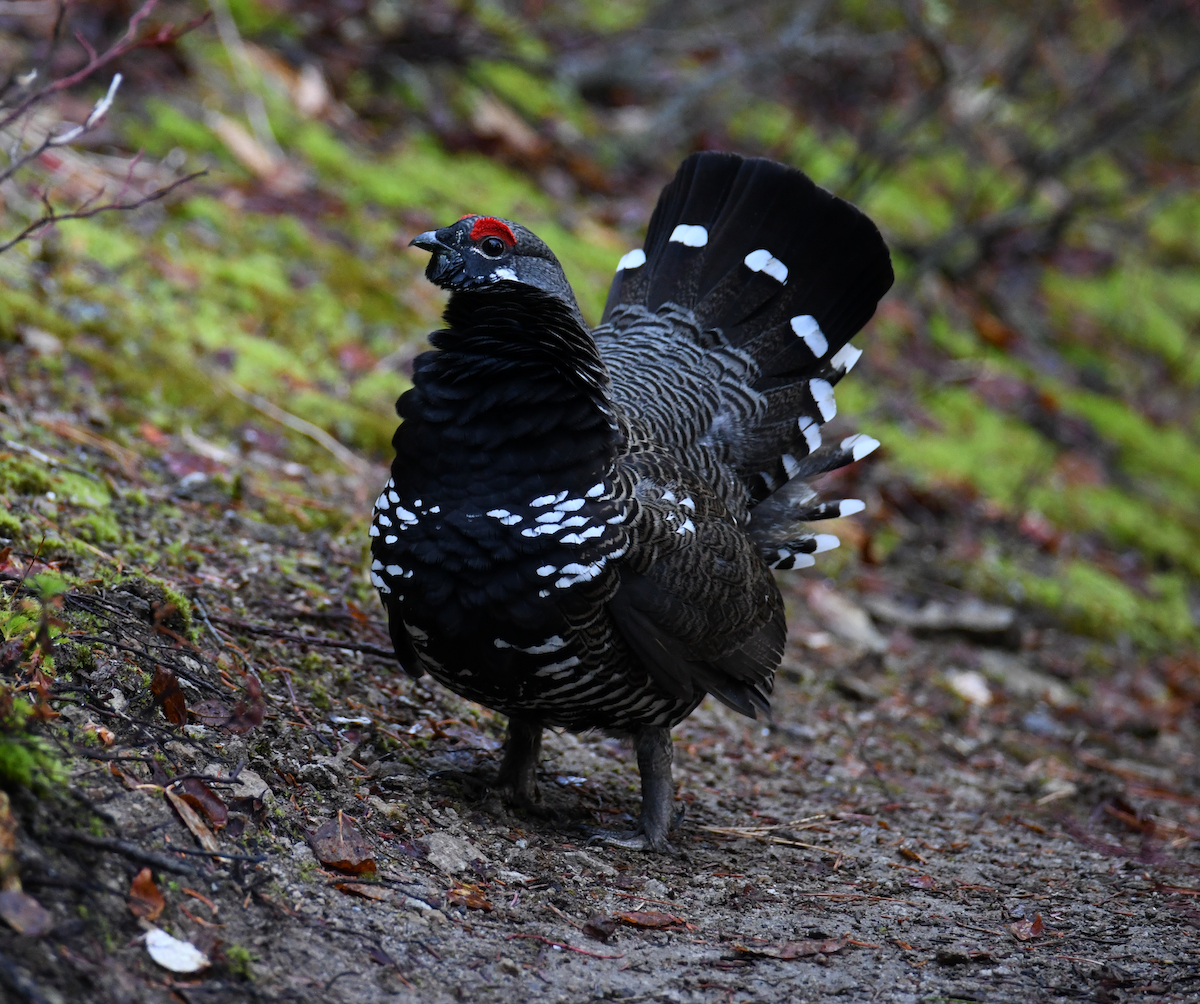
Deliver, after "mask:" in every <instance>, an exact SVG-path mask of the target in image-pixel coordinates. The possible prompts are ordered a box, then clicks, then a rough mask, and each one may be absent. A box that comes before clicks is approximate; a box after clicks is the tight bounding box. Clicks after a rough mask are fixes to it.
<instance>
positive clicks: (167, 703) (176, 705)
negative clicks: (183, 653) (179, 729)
mask: <svg viewBox="0 0 1200 1004" xmlns="http://www.w3.org/2000/svg"><path fill="white" fill-rule="evenodd" d="M150 693H152V694H153V695H154V700H155V702H156V703H158V704H161V705H162V709H163V714H164V715H166V717H167V721H168V722H170V723H171V724H172V725H186V724H187V701H186V700H184V697H183V690H182V689H181V688H180V686H179V679H178V678H177V677H176V676H175V674H174V673H172V672H171V671H170V670H169V669H167V668H166V667H165V666H159V667H158V669H156V670H155V671H154V679H153V680H151V681H150Z"/></svg>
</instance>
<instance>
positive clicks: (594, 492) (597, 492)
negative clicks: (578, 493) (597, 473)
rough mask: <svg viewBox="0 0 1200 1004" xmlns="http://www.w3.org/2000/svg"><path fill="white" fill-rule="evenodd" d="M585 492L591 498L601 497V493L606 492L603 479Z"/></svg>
mask: <svg viewBox="0 0 1200 1004" xmlns="http://www.w3.org/2000/svg"><path fill="white" fill-rule="evenodd" d="M583 494H584V495H586V496H587V497H588V498H590V499H594V498H599V497H600V496H601V495H603V494H604V482H603V481H599V482H597V483H596V484H594V485H592V487H591V488H589V489H588V490H587V491H586V492H584V493H583Z"/></svg>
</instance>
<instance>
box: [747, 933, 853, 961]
mask: <svg viewBox="0 0 1200 1004" xmlns="http://www.w3.org/2000/svg"><path fill="white" fill-rule="evenodd" d="M846 944H847V941H846V939H845V938H827V939H825V940H823V941H815V940H814V941H789V942H787V943H785V944H782V945H763V946H761V947H760V946H758V945H734V946H733V950H734V951H735V952H741V953H742V954H744V955H754V956H758V957H760V958H764V959H783V960H785V961H786V960H789V959H805V958H808V957H809V956H813V955H832V954H833V953H834V952H840V951H841V950H842V949H843V948H845V947H846Z"/></svg>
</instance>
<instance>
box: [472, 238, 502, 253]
mask: <svg viewBox="0 0 1200 1004" xmlns="http://www.w3.org/2000/svg"><path fill="white" fill-rule="evenodd" d="M505 247H506V245H505V243H504V241H502V240H501V239H500V238H499V237H485V238H484V239H483V240H481V241H480V242H479V250H480V251H482V252H483V253H484V254H485V255H487V256H488V257H489V258H499V257H500V256H501V255H502V254H504V249H505Z"/></svg>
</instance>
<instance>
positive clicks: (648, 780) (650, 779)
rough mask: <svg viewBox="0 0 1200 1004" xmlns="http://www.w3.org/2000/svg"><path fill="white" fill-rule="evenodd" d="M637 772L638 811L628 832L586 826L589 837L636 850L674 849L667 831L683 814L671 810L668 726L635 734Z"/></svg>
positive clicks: (672, 789) (672, 792)
mask: <svg viewBox="0 0 1200 1004" xmlns="http://www.w3.org/2000/svg"><path fill="white" fill-rule="evenodd" d="M635 742H636V746H637V758H638V772H639V773H640V774H641V775H642V813H641V817H640V818H639V819H638V825H637V829H636V830H634V831H633V832H632V833H628V832H626V833H620V832H616V831H613V830H593V829H589V832H590V833H591V834H592V839H593V840H596V841H599V842H601V843H605V844H610V845H612V846H614V847H627V848H629V849H630V850H637V851H665V852H667V853H669V854H677V853H678V852H677V851H676V850H675V848H674V847H672V846H671V843H670V841H668V840H667V834H668V833H670V832H671V830H672V829H673V828H674V827H675V826H676V825H677V824H678V823H679V820H680V819H681V818H682V817H683V813H682V812H679V813H678V814H674V813H672V811H671V810H672V808H673V807H674V805H675V780H674V778H672V776H671V760H672V758H673V756H674V752H675V748H674V747H673V746H672V745H671V730H670V729H661V728H654V729H643V730H642V731H641V732H639V733H638V734H637V737H636V740H635Z"/></svg>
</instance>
